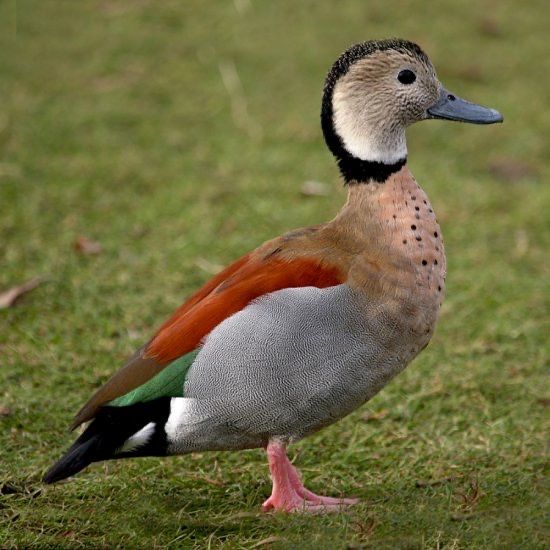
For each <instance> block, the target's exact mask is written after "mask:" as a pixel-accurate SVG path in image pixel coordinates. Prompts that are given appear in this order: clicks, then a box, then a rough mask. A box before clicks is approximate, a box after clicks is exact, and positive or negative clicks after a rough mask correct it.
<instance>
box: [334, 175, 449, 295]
mask: <svg viewBox="0 0 550 550" xmlns="http://www.w3.org/2000/svg"><path fill="white" fill-rule="evenodd" d="M333 223H334V224H335V225H336V227H340V228H345V230H346V231H348V232H349V231H351V232H352V233H353V235H354V236H355V239H356V240H357V241H356V242H357V243H361V242H362V243H364V247H365V250H368V253H369V255H371V256H373V257H377V258H379V260H380V261H381V262H388V263H393V264H399V265H401V267H402V268H403V269H405V270H407V271H412V272H414V273H416V274H419V275H425V274H430V273H432V272H435V273H437V274H438V277H436V278H433V279H432V282H435V281H437V282H436V283H435V289H436V290H437V287H439V286H443V285H442V278H443V277H444V273H445V255H444V250H443V242H442V238H441V229H440V227H439V224H438V223H437V220H436V217H435V213H434V211H433V209H432V205H431V204H430V201H429V199H428V196H427V195H426V193H425V192H424V191H423V190H422V189H421V187H420V186H419V185H418V183H416V180H415V179H414V177H413V175H412V174H411V172H410V171H409V169H408V168H407V167H406V166H403V167H402V168H401V169H400V170H399V171H397V172H395V173H394V174H392V175H391V176H389V177H388V178H387V179H386V180H385V181H384V183H375V182H373V183H371V184H369V185H350V186H349V190H348V200H347V202H346V204H345V205H344V207H343V208H342V210H341V211H340V213H339V214H338V216H337V217H336V218H335V219H334V220H333ZM424 262H426V263H424ZM422 279H423V280H424V277H422Z"/></svg>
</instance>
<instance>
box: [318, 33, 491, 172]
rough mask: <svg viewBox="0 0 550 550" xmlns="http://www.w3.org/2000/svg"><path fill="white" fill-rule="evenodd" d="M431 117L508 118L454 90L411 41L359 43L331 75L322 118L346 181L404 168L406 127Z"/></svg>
mask: <svg viewBox="0 0 550 550" xmlns="http://www.w3.org/2000/svg"><path fill="white" fill-rule="evenodd" d="M430 118H442V119H446V120H458V121H461V122H471V123H474V124H492V123H494V122H502V116H501V115H500V113H499V112H498V111H495V110H494V109H489V108H487V107H482V106H481V105H476V104H474V103H470V102H468V101H464V100H463V99H460V98H459V97H457V96H456V95H454V94H451V93H450V92H448V91H447V90H446V89H445V88H444V87H443V86H442V84H441V83H440V82H439V80H438V79H437V76H436V74H435V69H434V67H433V65H432V63H431V62H430V60H429V59H428V56H427V55H426V54H425V53H424V52H423V51H422V50H421V49H420V47H419V46H417V45H416V44H414V43H412V42H408V41H406V40H398V39H392V40H381V41H371V42H364V43H362V44H356V45H355V46H353V47H351V48H350V49H348V50H347V51H345V52H344V53H343V54H342V55H341V56H340V57H339V58H338V60H337V61H336V63H334V65H333V66H332V69H331V70H330V72H329V74H328V76H327V79H326V82H325V88H324V93H323V104H322V111H321V122H322V127H323V133H324V135H325V140H326V142H327V145H328V146H329V148H330V150H331V151H332V153H333V154H334V155H335V157H336V159H337V161H338V165H339V167H340V171H341V172H342V175H343V177H344V180H345V181H346V183H352V182H365V181H372V180H374V181H379V182H380V181H384V180H386V178H387V177H388V176H389V175H390V174H391V173H392V172H395V171H397V170H399V169H400V168H401V167H402V166H403V165H404V164H405V162H406V159H407V144H406V140H405V128H406V127H407V126H409V125H410V124H412V123H414V122H418V121H419V120H425V119H430Z"/></svg>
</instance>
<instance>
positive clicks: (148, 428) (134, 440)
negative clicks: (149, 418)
mask: <svg viewBox="0 0 550 550" xmlns="http://www.w3.org/2000/svg"><path fill="white" fill-rule="evenodd" d="M155 426H156V424H155V423H154V422H149V424H146V425H145V426H143V428H141V430H138V431H137V432H136V433H135V434H134V435H131V436H130V437H129V438H128V439H127V440H126V441H125V442H124V445H122V447H119V448H118V449H117V450H116V454H118V453H128V452H130V451H135V450H136V449H139V447H142V446H143V445H145V444H146V443H147V442H148V441H149V438H150V437H151V436H152V435H153V433H154V432H155Z"/></svg>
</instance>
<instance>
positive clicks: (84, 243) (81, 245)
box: [74, 235, 103, 256]
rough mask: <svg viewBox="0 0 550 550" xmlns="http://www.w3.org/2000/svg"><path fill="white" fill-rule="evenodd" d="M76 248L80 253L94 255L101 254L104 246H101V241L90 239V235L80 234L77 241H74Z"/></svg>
mask: <svg viewBox="0 0 550 550" xmlns="http://www.w3.org/2000/svg"><path fill="white" fill-rule="evenodd" d="M74 249H75V250H76V251H77V252H78V253H79V254H84V255H85V256H92V255H94V254H100V253H101V251H102V250H103V247H102V246H101V243H100V242H98V241H92V239H88V237H84V236H83V235H80V237H77V239H76V241H75V242H74Z"/></svg>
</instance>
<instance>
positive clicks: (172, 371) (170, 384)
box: [109, 350, 199, 407]
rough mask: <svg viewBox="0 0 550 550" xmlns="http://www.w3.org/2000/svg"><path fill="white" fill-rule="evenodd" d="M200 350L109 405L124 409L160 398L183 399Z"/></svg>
mask: <svg viewBox="0 0 550 550" xmlns="http://www.w3.org/2000/svg"><path fill="white" fill-rule="evenodd" d="M198 353H199V350H194V351H191V352H189V353H187V354H185V355H182V356H181V357H179V358H178V359H176V360H175V361H172V363H170V364H169V365H168V366H167V367H165V368H164V369H163V370H161V371H160V372H159V373H158V374H157V375H156V376H154V377H153V378H151V379H150V380H148V381H147V382H145V384H142V385H141V386H138V387H137V388H136V389H135V390H132V391H130V392H128V393H126V394H124V395H121V396H120V397H117V398H116V399H114V400H113V401H111V402H110V403H109V405H112V406H115V407H124V406H126V405H133V404H134V403H142V402H144V401H151V400H152V399H157V398H158V397H182V396H183V384H184V382H185V377H186V376H187V371H188V370H189V368H190V367H191V365H192V364H193V361H195V358H196V357H197V354H198Z"/></svg>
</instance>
